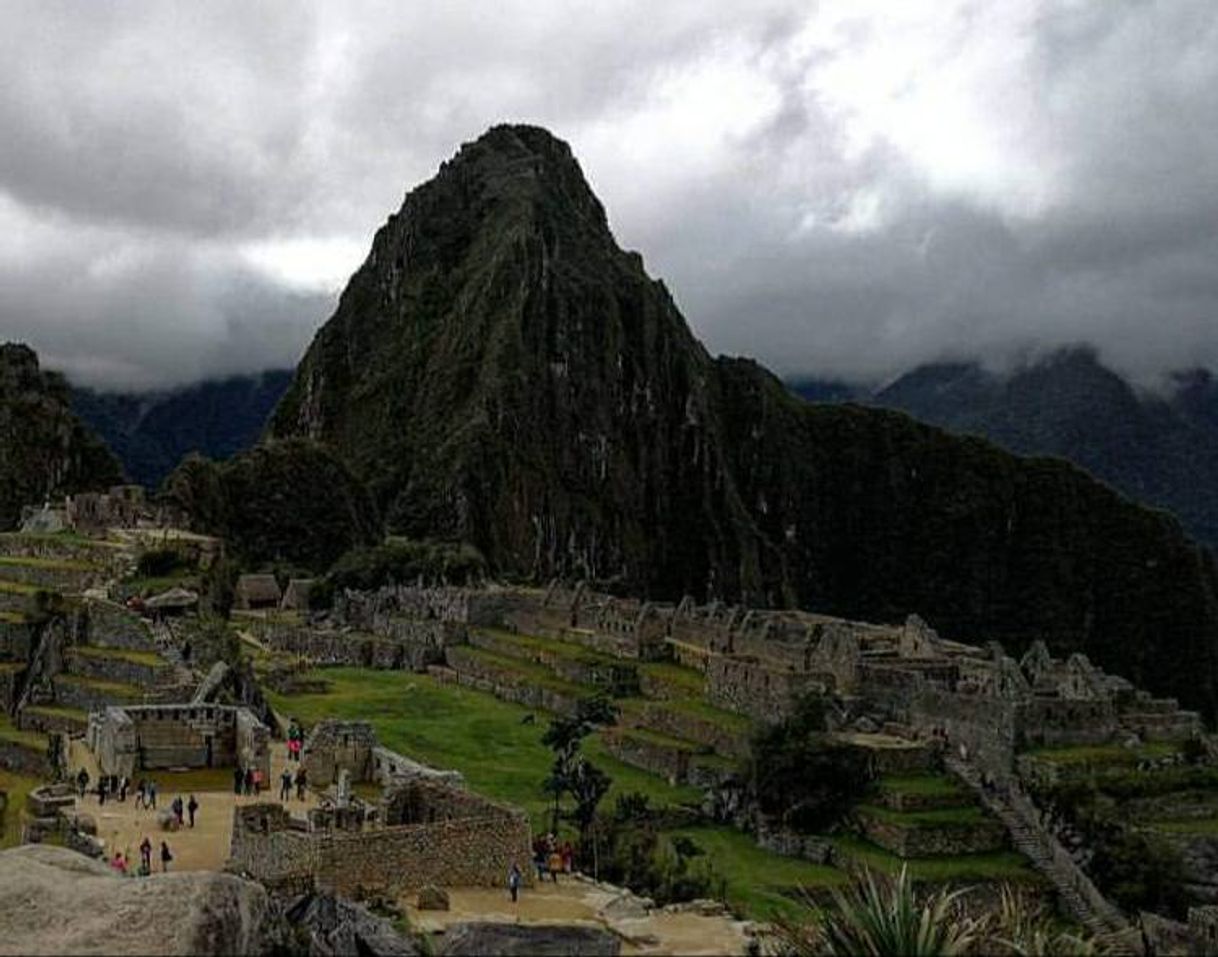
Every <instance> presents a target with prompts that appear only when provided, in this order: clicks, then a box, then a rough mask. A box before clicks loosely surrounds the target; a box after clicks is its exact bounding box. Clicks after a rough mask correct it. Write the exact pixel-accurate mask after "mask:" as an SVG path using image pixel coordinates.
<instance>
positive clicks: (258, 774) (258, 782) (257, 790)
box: [253, 768, 262, 794]
mask: <svg viewBox="0 0 1218 957" xmlns="http://www.w3.org/2000/svg"><path fill="white" fill-rule="evenodd" d="M253 793H254V794H261V793H262V771H261V769H259V768H254V792H253Z"/></svg>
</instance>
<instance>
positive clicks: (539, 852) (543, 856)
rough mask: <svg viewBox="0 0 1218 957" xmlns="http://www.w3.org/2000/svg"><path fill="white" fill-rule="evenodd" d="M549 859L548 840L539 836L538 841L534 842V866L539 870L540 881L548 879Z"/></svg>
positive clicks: (538, 877) (538, 878)
mask: <svg viewBox="0 0 1218 957" xmlns="http://www.w3.org/2000/svg"><path fill="white" fill-rule="evenodd" d="M549 859H550V858H549V854H548V853H547V852H546V839H545V838H544V837H543V836H542V835H540V834H539V835H537V839H536V840H534V841H533V866H534V867H535V868H536V869H537V880H538V881H544V880H545V879H546V868H547V867H548V866H549V863H548V862H549Z"/></svg>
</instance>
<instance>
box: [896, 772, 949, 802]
mask: <svg viewBox="0 0 1218 957" xmlns="http://www.w3.org/2000/svg"><path fill="white" fill-rule="evenodd" d="M880 790H881V791H888V792H890V793H893V794H915V795H918V796H920V797H951V796H955V795H963V794H964V793H965V792H964V789H963V788H961V787H960V785H959V784H957V783H956V782H955V781H954V780H952V779H951V778H949V777H947V776H946V775H942V774H912V775H908V776H898V775H889V776H887V777H884V778H881V779H880Z"/></svg>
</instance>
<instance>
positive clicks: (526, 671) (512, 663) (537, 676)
mask: <svg viewBox="0 0 1218 957" xmlns="http://www.w3.org/2000/svg"><path fill="white" fill-rule="evenodd" d="M461 654H462V655H464V656H468V657H470V658H473V659H474V660H476V661H481V662H483V663H484V664H486V665H488V666H490V667H492V668H495V669H496V670H498V671H502V672H506V673H508V674H510V675H515V676H518V677H519V678H520V683H524V684H535V685H538V686H539V687H542V688H548V689H549V690H551V691H556V692H558V693H559V694H563V695H570V696H571V697H574V698H583V697H586V696H587V695H590V694H593V693H594V691H595V689H593V688H589V687H587V686H585V685H579V684H575V683H574V682H571V681H564V680H563V679H562V678H559V677H558V676H557V675H555V674H554V672H553V671H551V670H550V669H549V668H547V667H546V666H545V665H539V664H537V663H536V662H532V661H526V660H524V659H523V658H509V657H507V656H506V655H497V654H495V653H494V652H493V651H485V650H483V649H482V648H471V647H466V648H463V649H462V650H461Z"/></svg>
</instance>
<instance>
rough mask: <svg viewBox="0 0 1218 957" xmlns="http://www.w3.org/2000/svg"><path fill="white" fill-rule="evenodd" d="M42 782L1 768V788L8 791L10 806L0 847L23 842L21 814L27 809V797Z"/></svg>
mask: <svg viewBox="0 0 1218 957" xmlns="http://www.w3.org/2000/svg"><path fill="white" fill-rule="evenodd" d="M41 783H42V782H41V781H39V780H38V779H37V778H28V777H25V776H24V775H20V774H13V773H11V772H9V771H5V770H2V769H0V789H3V790H5V791H7V792H8V807H7V808H6V809H5V811H4V830H3V832H0V847H16V846H17V845H18V844H20V843H21V815H22V814H23V813H24V811H25V798H26V795H27V794H29V793H30V792H31V791H32V790H34V788H36V787H38V785H39V784H41Z"/></svg>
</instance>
